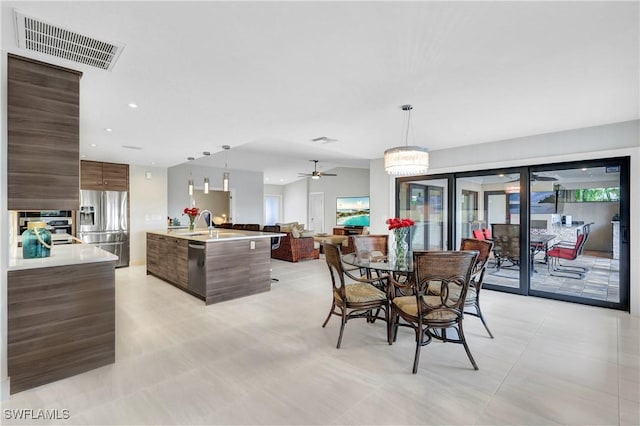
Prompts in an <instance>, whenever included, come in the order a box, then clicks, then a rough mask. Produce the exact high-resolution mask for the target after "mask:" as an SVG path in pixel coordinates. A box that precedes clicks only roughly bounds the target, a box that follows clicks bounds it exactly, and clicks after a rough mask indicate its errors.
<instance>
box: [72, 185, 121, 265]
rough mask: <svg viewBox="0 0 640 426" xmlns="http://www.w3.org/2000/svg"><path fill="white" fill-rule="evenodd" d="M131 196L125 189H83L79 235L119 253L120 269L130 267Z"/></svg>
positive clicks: (83, 239) (84, 239) (114, 252)
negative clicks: (129, 202) (129, 204)
mask: <svg viewBox="0 0 640 426" xmlns="http://www.w3.org/2000/svg"><path fill="white" fill-rule="evenodd" d="M128 195H129V194H128V192H126V191H91V190H86V189H83V190H80V211H79V212H78V217H77V220H76V223H77V228H76V230H77V235H78V238H80V239H81V240H82V241H83V242H84V243H86V244H93V245H96V246H97V247H99V248H101V249H103V250H106V251H108V252H111V253H113V254H115V255H116V256H118V261H117V262H116V267H117V268H118V267H121V266H129V221H128V214H127V213H128Z"/></svg>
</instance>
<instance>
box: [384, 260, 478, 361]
mask: <svg viewBox="0 0 640 426" xmlns="http://www.w3.org/2000/svg"><path fill="white" fill-rule="evenodd" d="M477 257H478V252H477V251H414V253H413V268H414V279H413V280H410V281H408V282H407V283H401V282H398V281H396V280H394V279H393V277H389V279H388V282H389V286H388V287H389V290H388V297H389V298H390V304H391V323H390V328H391V335H392V340H393V341H395V340H396V337H397V335H398V326H399V325H403V326H408V327H410V328H412V329H413V330H414V332H415V339H416V351H415V355H414V359H413V373H414V374H415V373H417V372H418V363H419V361H420V348H421V347H422V346H425V345H427V344H429V343H430V342H431V340H432V339H438V340H441V341H443V342H451V343H459V344H462V345H463V346H464V349H465V351H466V353H467V356H468V357H469V361H471V364H472V365H473V368H474V369H475V370H477V369H478V365H477V364H476V362H475V360H474V359H473V356H472V355H471V351H470V350H469V346H468V345H467V341H466V339H465V336H464V332H463V329H462V319H463V317H464V314H463V310H464V305H465V298H466V295H467V291H468V288H469V283H470V281H471V273H472V271H473V268H474V266H475V264H476V259H477ZM435 282H437V283H438V285H439V287H440V288H439V294H438V295H431V294H429V292H428V288H429V286H430V285H431V286H433V285H434V283H435ZM408 286H410V287H412V288H413V292H414V295H411V296H395V288H398V289H400V290H406V287H408ZM400 320H402V321H403V322H402V324H401V323H400ZM447 329H454V330H455V332H456V337H455V338H454V337H452V336H451V333H449V336H447Z"/></svg>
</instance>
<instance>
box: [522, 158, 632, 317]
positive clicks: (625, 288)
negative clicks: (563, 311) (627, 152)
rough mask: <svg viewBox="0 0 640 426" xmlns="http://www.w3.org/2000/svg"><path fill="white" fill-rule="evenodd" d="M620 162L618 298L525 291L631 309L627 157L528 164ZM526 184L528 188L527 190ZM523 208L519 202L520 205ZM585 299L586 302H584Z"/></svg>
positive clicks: (552, 167) (549, 167)
mask: <svg viewBox="0 0 640 426" xmlns="http://www.w3.org/2000/svg"><path fill="white" fill-rule="evenodd" d="M609 166H620V261H619V265H620V270H619V272H618V275H619V277H620V290H619V291H620V293H619V300H618V302H617V303H616V302H609V301H606V300H596V299H586V298H584V297H578V296H571V295H566V294H559V293H548V292H545V291H542V290H534V289H530V290H529V291H528V294H529V295H531V296H536V297H544V298H547V299H554V300H562V301H565V302H574V303H580V304H583V305H590V306H599V307H603V308H611V309H619V310H622V311H626V312H629V310H630V306H631V305H630V291H631V282H630V280H631V275H630V274H631V270H630V269H631V263H630V262H631V244H630V241H629V237H630V233H629V229H630V228H629V224H630V215H631V203H630V196H631V189H630V186H631V181H630V172H631V170H630V167H631V159H630V157H613V158H605V159H598V160H584V161H572V162H566V163H553V164H544V165H536V166H531V167H529V169H530V172H531V173H536V172H549V171H557V170H565V169H581V168H593V167H609ZM530 187H531V186H530V185H527V190H530ZM520 208H521V210H522V208H523V207H522V205H521V206H520ZM526 210H527V211H529V208H528V207H527V208H526ZM585 301H586V302H588V303H585Z"/></svg>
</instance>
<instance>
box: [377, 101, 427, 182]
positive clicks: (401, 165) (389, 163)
mask: <svg viewBox="0 0 640 426" xmlns="http://www.w3.org/2000/svg"><path fill="white" fill-rule="evenodd" d="M401 109H402V110H403V111H407V112H408V114H407V131H406V133H405V145H404V146H398V147H395V148H389V149H387V150H386V151H385V152H384V169H385V170H386V171H387V173H389V174H390V175H400V176H402V175H405V176H406V175H418V174H424V173H426V172H427V170H428V169H429V151H427V148H424V147H422V146H409V126H410V124H411V110H412V109H413V106H412V105H402V107H401Z"/></svg>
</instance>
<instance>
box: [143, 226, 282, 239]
mask: <svg viewBox="0 0 640 426" xmlns="http://www.w3.org/2000/svg"><path fill="white" fill-rule="evenodd" d="M149 233H150V234H157V235H164V236H166V237H175V238H184V239H186V240H190V241H201V242H206V243H211V242H220V241H235V240H255V239H257V238H272V237H284V236H285V235H287V234H282V233H275V232H261V231H241V230H238V229H226V228H214V229H213V230H212V231H211V232H210V231H209V230H208V229H207V228H201V229H195V230H193V231H185V230H183V229H180V230H175V231H170V232H164V231H149Z"/></svg>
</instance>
